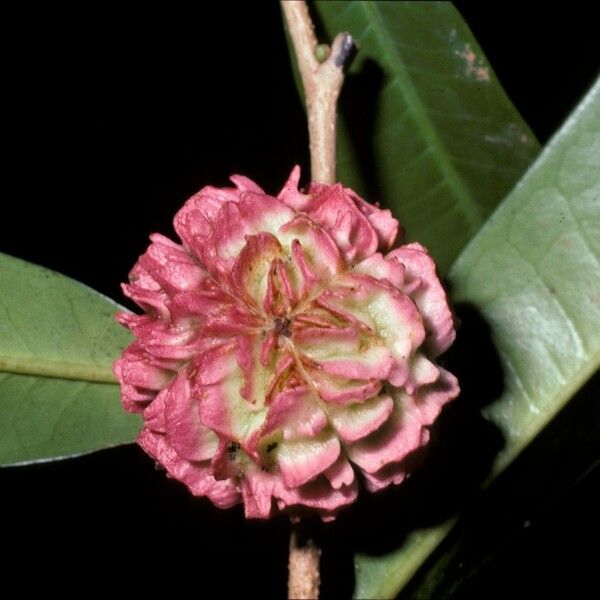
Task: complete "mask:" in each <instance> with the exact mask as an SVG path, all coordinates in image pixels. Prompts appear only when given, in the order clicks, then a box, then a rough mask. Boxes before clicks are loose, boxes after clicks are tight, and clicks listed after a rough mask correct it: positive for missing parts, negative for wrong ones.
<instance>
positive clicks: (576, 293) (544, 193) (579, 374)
mask: <svg viewBox="0 0 600 600" xmlns="http://www.w3.org/2000/svg"><path fill="white" fill-rule="evenodd" d="M599 157H600V80H599V81H598V82H596V84H595V85H594V87H593V88H592V90H591V91H590V92H589V94H588V95H587V97H586V98H585V99H584V100H583V101H582V103H581V104H580V106H579V107H578V109H577V110H576V111H575V112H574V113H573V115H572V116H571V117H570V118H569V119H568V121H567V122H566V123H565V125H564V126H563V127H562V129H561V130H560V132H559V133H558V134H557V135H556V136H555V137H554V139H553V140H552V141H551V143H550V144H549V145H548V147H547V148H546V149H545V150H544V152H543V153H542V155H541V156H540V158H539V159H538V160H537V161H536V163H535V164H534V165H533V167H532V168H531V169H530V170H529V172H528V173H527V174H526V176H525V177H524V178H523V180H522V181H521V182H520V183H519V184H518V186H517V187H516V188H515V190H514V191H513V192H512V193H511V194H510V195H509V196H508V197H507V199H506V200H505V201H504V202H503V203H502V205H501V207H500V208H499V209H498V210H497V211H496V212H495V213H494V215H493V216H492V217H491V218H490V220H489V221H488V223H486V225H485V226H484V227H483V228H482V229H481V231H480V232H479V233H478V234H477V236H476V237H475V238H474V240H473V241H472V242H471V243H470V244H469V246H468V247H467V248H466V249H465V251H464V252H463V253H462V254H461V256H460V257H459V259H458V260H457V262H456V263H455V264H454V266H453V268H452V270H451V272H450V281H451V284H452V288H453V300H454V301H455V302H467V303H469V304H471V305H473V306H475V307H476V308H477V309H478V311H479V312H480V313H481V315H482V316H483V318H484V319H485V321H486V322H487V323H488V324H489V326H490V329H491V333H492V339H493V342H494V345H495V347H496V350H497V352H498V354H499V356H500V359H501V363H502V368H503V372H504V389H503V392H502V394H501V396H500V398H499V399H498V400H497V401H495V402H494V403H493V404H491V405H490V406H489V407H487V408H486V409H484V415H485V417H486V418H487V419H488V420H489V421H491V422H492V423H493V424H494V425H495V426H496V427H498V428H499V429H500V431H501V432H502V434H503V436H504V440H505V444H504V448H503V450H502V452H501V453H500V454H499V455H498V456H497V458H496V461H495V463H494V466H493V469H492V474H491V477H490V480H491V479H492V478H494V477H495V476H497V475H498V474H499V473H500V472H501V471H502V470H503V469H504V468H505V467H506V466H507V465H508V464H509V463H510V462H511V461H512V460H513V459H514V458H515V457H516V456H517V455H518V454H519V453H520V452H521V451H522V450H523V448H524V447H525V446H526V445H527V444H528V443H529V442H530V441H531V440H532V439H533V438H534V437H535V436H536V435H537V434H538V432H540V431H541V430H542V429H543V428H544V427H545V425H546V424H547V423H548V422H549V421H550V420H551V419H552V418H553V417H554V415H556V413H557V412H558V411H559V410H560V409H561V408H562V407H563V406H564V405H565V404H566V403H567V402H568V400H569V399H570V398H571V396H572V395H573V394H574V393H575V392H576V391H577V390H578V389H579V388H580V387H581V386H582V384H583V383H584V382H585V381H586V380H587V379H588V378H589V377H590V376H591V375H592V374H593V373H594V371H595V370H596V369H597V368H598V365H599V364H600V158H599ZM472 351H473V352H478V349H477V348H473V349H472ZM534 468H535V467H534V466H532V469H534ZM451 525H452V522H448V523H445V524H443V525H439V526H437V527H433V528H431V529H429V530H422V531H416V532H413V533H412V534H411V535H410V536H408V539H407V541H406V542H405V544H404V545H403V546H402V547H400V548H398V549H397V550H395V551H394V552H392V553H390V554H388V555H385V556H382V557H369V556H357V557H356V591H355V595H356V597H358V598H391V597H393V596H395V595H396V594H397V593H398V591H399V590H400V589H401V588H402V587H403V586H404V585H405V584H406V582H407V581H408V580H409V579H410V578H411V577H412V575H413V574H414V572H415V571H416V569H417V568H418V567H419V565H420V564H421V563H422V562H423V561H424V560H425V559H426V558H427V556H428V555H429V554H430V553H431V552H432V550H433V549H434V548H435V546H436V545H437V544H438V542H439V541H440V540H441V539H443V537H444V536H445V534H446V533H447V532H448V531H449V529H450V527H451Z"/></svg>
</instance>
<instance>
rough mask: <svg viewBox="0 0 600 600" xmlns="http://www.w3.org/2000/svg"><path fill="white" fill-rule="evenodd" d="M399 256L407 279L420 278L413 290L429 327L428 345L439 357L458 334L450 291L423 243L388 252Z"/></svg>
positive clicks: (412, 295) (389, 255)
mask: <svg viewBox="0 0 600 600" xmlns="http://www.w3.org/2000/svg"><path fill="white" fill-rule="evenodd" d="M392 259H395V260H397V261H399V262H400V263H402V264H403V265H404V267H405V268H406V283H407V284H408V283H409V282H410V281H411V280H414V279H417V278H419V279H420V280H421V284H420V286H419V287H418V288H417V289H416V290H415V291H414V292H411V294H410V295H411V298H412V299H413V300H414V301H415V303H416V305H417V306H418V308H419V311H420V313H421V314H422V315H423V319H424V321H425V327H426V330H427V341H426V345H427V348H428V349H429V351H430V353H431V354H432V357H433V358H435V357H436V356H438V355H439V354H441V353H442V352H444V351H445V350H447V349H448V348H449V347H450V345H451V344H452V342H453V341H454V338H455V335H456V334H455V331H454V320H453V318H452V312H451V311H450V307H449V306H448V300H447V298H446V292H445V291H444V288H443V287H442V284H441V282H440V280H439V278H438V276H437V272H436V267H435V263H434V262H433V260H432V258H431V256H429V254H428V253H427V250H426V249H425V248H423V246H421V244H417V243H412V244H408V245H406V246H400V248H397V249H396V250H393V251H392V252H390V253H389V254H388V255H387V256H386V260H392Z"/></svg>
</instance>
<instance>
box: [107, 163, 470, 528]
mask: <svg viewBox="0 0 600 600" xmlns="http://www.w3.org/2000/svg"><path fill="white" fill-rule="evenodd" d="M299 174H300V172H299V169H298V168H295V169H294V170H293V171H292V174H291V176H290V179H289V180H288V182H287V183H286V184H285V186H284V188H283V190H282V191H281V192H280V194H279V196H278V197H277V198H275V197H272V196H269V195H267V194H265V193H264V192H263V190H261V189H260V188H259V187H258V186H257V185H256V184H255V183H253V182H252V181H250V180H249V179H247V178H245V177H241V176H239V175H236V176H234V177H232V178H231V179H232V181H233V183H234V184H235V188H225V189H218V188H214V187H205V188H203V189H202V190H201V191H200V192H198V193H197V194H196V195H195V196H193V197H192V198H190V199H189V200H188V201H187V202H186V203H185V205H184V206H183V208H182V209H181V210H180V211H179V212H178V213H177V215H176V216H175V229H176V231H177V234H178V235H179V237H180V238H181V240H182V241H183V244H182V245H179V244H176V243H174V242H172V241H170V240H169V239H167V238H165V237H163V236H162V235H159V234H154V235H152V236H151V238H150V239H151V240H152V243H151V244H150V246H149V248H148V250H147V251H146V253H145V254H143V255H142V256H141V257H140V259H139V260H138V262H137V264H136V265H135V266H134V268H133V270H132V271H131V274H130V283H129V284H126V285H124V286H123V289H124V291H125V294H126V295H127V296H129V297H130V298H132V299H133V300H134V301H135V302H136V303H137V304H138V305H139V306H140V307H141V308H142V309H143V310H144V311H145V314H143V315H133V314H130V313H120V314H119V315H118V320H119V322H120V323H122V324H123V325H124V326H126V327H128V328H129V329H130V330H131V331H132V333H133V334H134V335H135V336H136V338H137V340H136V341H135V342H133V343H132V344H131V345H130V346H129V347H128V348H127V349H126V350H125V351H124V353H123V356H122V357H121V358H119V360H117V361H116V362H115V365H114V370H115V374H116V376H117V378H118V379H119V382H120V383H121V389H122V398H123V404H124V406H125V408H126V409H127V410H129V411H132V412H140V413H142V415H143V418H144V427H143V429H142V432H141V433H140V436H139V443H140V444H141V446H142V447H143V448H144V449H145V450H146V451H147V452H148V453H149V454H150V455H151V456H153V457H154V458H155V459H156V460H157V461H159V462H160V463H162V464H163V465H164V467H165V468H166V469H167V471H168V473H169V475H170V476H171V477H174V478H176V479H179V480H180V481H182V482H183V483H185V484H186V485H187V486H188V488H189V489H190V490H191V492H192V493H193V494H195V495H198V496H208V497H209V498H210V499H211V500H212V501H213V502H214V503H215V504H216V505H217V506H220V507H224V508H225V507H230V506H233V505H235V504H237V503H239V502H243V503H244V508H245V511H246V516H248V517H259V518H267V517H269V516H271V514H272V513H273V511H274V509H275V508H277V509H279V510H284V509H287V510H289V511H290V512H291V513H292V514H298V513H300V512H301V511H303V510H306V509H313V510H316V511H318V513H320V515H321V516H322V518H323V519H330V518H333V517H334V516H335V513H336V511H337V510H338V509H339V508H340V507H342V506H344V505H347V504H349V503H351V502H353V501H354V499H355V498H356V496H357V492H358V478H361V479H362V480H363V481H364V484H365V485H366V487H367V488H368V489H369V490H371V491H376V490H379V489H382V488H384V487H386V486H388V485H389V484H391V483H395V484H397V483H400V482H401V481H402V480H403V479H404V478H405V477H406V476H407V475H408V474H409V465H410V463H411V457H412V456H414V453H415V451H416V450H418V449H420V448H421V447H422V446H423V445H424V444H426V443H427V440H428V437H429V429H428V426H429V425H431V424H432V422H433V421H434V420H435V418H436V417H437V415H438V413H439V412H440V410H441V408H442V406H443V405H444V403H446V402H447V401H449V400H451V399H452V398H454V397H455V396H456V395H457V394H458V384H457V381H456V379H455V377H454V376H453V375H451V374H450V373H448V372H447V371H445V370H444V369H442V368H441V367H439V366H437V365H436V364H435V363H434V362H433V360H434V359H435V358H436V356H438V355H439V354H440V353H442V352H444V351H445V350H446V349H447V348H448V346H449V345H450V344H451V343H452V341H453V339H454V326H453V320H452V314H451V312H450V309H449V307H448V303H447V300H446V295H445V293H444V290H443V288H442V286H441V284H440V281H439V279H438V277H437V275H436V272H435V265H434V263H433V261H432V259H431V258H430V256H429V255H428V254H427V251H426V250H425V249H424V248H423V247H422V246H420V245H419V244H414V243H413V244H408V245H403V246H400V247H398V248H396V249H395V250H392V251H391V252H388V253H387V254H386V255H384V254H382V252H387V251H389V250H390V248H391V247H392V245H393V243H394V241H395V238H396V235H397V232H398V222H397V221H396V220H395V219H394V218H393V217H392V216H391V214H390V211H389V210H381V209H379V208H377V207H375V206H373V205H370V204H368V203H367V202H365V201H364V200H362V199H361V198H359V197H358V196H357V195H356V194H355V193H354V192H353V191H352V190H350V189H348V188H344V187H343V186H342V185H341V184H336V185H332V186H327V185H320V184H311V185H310V187H309V188H308V193H306V194H304V193H301V192H300V191H298V180H299Z"/></svg>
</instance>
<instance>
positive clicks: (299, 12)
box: [281, 0, 354, 184]
mask: <svg viewBox="0 0 600 600" xmlns="http://www.w3.org/2000/svg"><path fill="white" fill-rule="evenodd" d="M281 6H282V9H283V14H284V15H285V19H286V22H287V26H288V30H289V33H290V37H291V39H292V44H293V45H294V51H295V53H296V58H297V60H298V69H299V70H300V75H301V77H302V85H303V87H304V96H305V98H306V112H307V114H308V136H309V141H310V167H311V179H312V181H318V182H320V183H327V184H332V183H335V181H336V174H335V128H336V114H337V99H338V96H339V95H340V90H341V89H342V84H343V82H344V70H343V69H344V64H345V63H346V61H347V59H348V56H349V55H350V52H351V50H352V48H353V46H354V40H353V39H352V36H351V35H350V34H349V33H338V35H337V36H336V37H335V39H334V41H333V44H332V46H331V51H330V52H329V56H328V58H327V59H326V60H325V61H323V62H322V63H319V61H318V60H317V57H316V51H317V38H316V37H315V30H314V26H313V23H312V21H311V18H310V15H309V14H308V7H307V6H306V2H304V0H282V2H281ZM320 50H322V47H320Z"/></svg>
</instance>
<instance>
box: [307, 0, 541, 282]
mask: <svg viewBox="0 0 600 600" xmlns="http://www.w3.org/2000/svg"><path fill="white" fill-rule="evenodd" d="M314 6H315V8H316V12H317V14H318V20H320V22H321V25H322V26H323V28H324V30H325V32H326V34H327V36H328V37H329V39H330V40H331V39H333V37H334V36H335V34H336V33H338V32H340V31H349V32H350V33H351V34H352V35H353V36H354V37H355V39H356V40H357V41H358V47H359V51H358V54H357V56H356V59H355V60H354V62H353V64H352V67H351V69H350V75H349V76H348V77H347V79H346V82H345V84H344V88H343V90H342V96H341V117H342V118H341V119H340V121H341V122H340V127H339V136H338V175H339V177H340V180H341V181H344V182H345V183H346V184H347V185H349V186H350V187H352V188H354V189H356V190H357V191H358V192H359V193H361V194H363V195H364V196H365V198H368V199H369V200H371V201H376V200H378V201H382V202H383V203H384V204H385V205H387V206H389V207H390V208H391V209H392V211H393V212H394V214H395V215H396V216H397V217H398V218H399V219H400V222H401V223H402V225H403V226H404V227H405V229H406V231H407V232H408V236H409V238H410V239H413V240H419V241H420V242H421V243H422V244H424V245H425V246H427V247H428V248H429V250H430V252H431V253H432V255H433V256H434V258H435V259H436V261H437V262H438V264H439V267H440V269H441V271H442V272H445V271H446V270H447V268H448V267H449V266H450V265H451V264H452V261H453V260H454V258H455V257H456V256H457V255H458V253H459V252H460V250H461V249H462V248H463V247H464V246H465V244H466V243H467V242H468V241H469V239H471V237H472V236H473V235H474V234H475V233H476V232H477V231H478V230H479V228H480V227H481V226H482V225H483V223H484V222H485V220H486V218H487V217H488V215H489V214H490V213H491V212H492V211H493V209H494V208H495V207H496V205H497V204H498V203H499V202H500V200H501V199H502V198H503V197H504V196H505V195H506V194H507V193H508V192H509V191H510V190H511V189H512V188H513V186H514V184H515V183H516V182H517V181H518V180H519V178H520V177H521V176H522V174H523V173H524V172H525V170H526V169H527V167H528V166H529V165H530V164H531V162H532V161H533V159H534V158H535V156H536V155H537V153H538V151H539V146H538V143H537V141H536V140H535V137H534V135H533V134H532V133H531V131H530V129H529V128H528V126H527V125H526V124H525V122H524V121H523V119H522V118H521V116H520V115H519V113H518V112H517V110H516V109H515V107H514V106H513V105H512V104H511V102H510V100H509V99H508V97H507V96H506V94H505V92H504V90H503V89H502V87H501V85H500V83H499V82H498V79H497V78H496V75H495V74H494V72H493V71H492V69H491V67H490V65H489V64H488V62H487V59H486V58H485V56H484V54H483V52H482V50H481V48H480V47H479V45H478V44H477V42H476V40H475V38H474V37H473V34H472V33H471V31H470V30H469V28H468V27H467V25H466V24H465V23H464V21H463V20H462V18H461V16H460V14H459V13H458V11H457V10H456V9H455V8H454V7H453V6H452V4H451V3H449V2H372V1H353V2H331V1H326V2H315V3H314Z"/></svg>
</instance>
